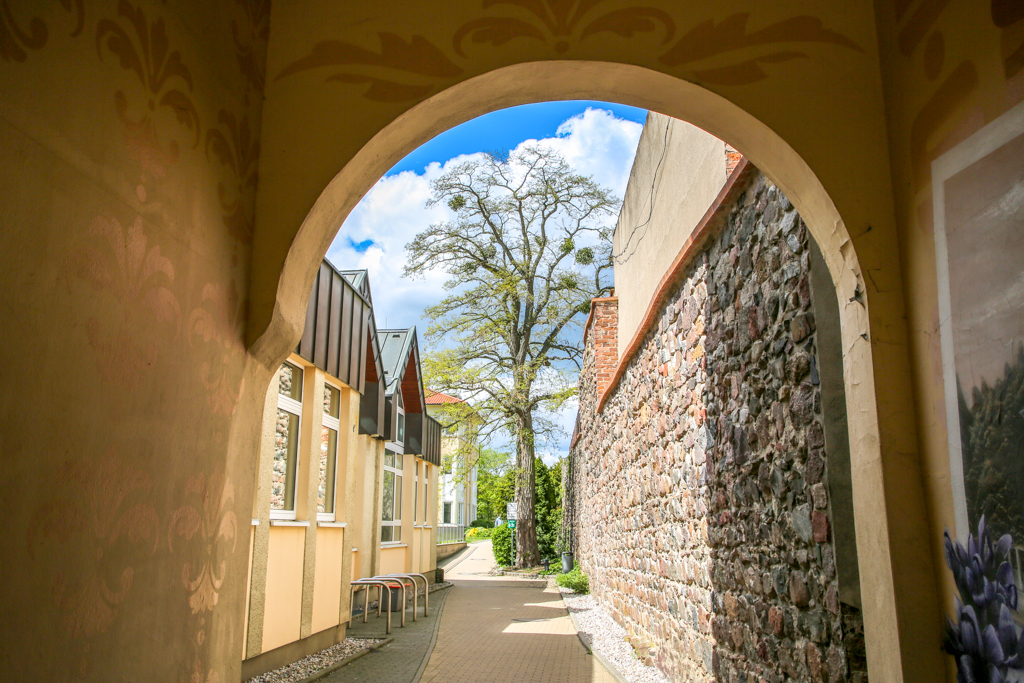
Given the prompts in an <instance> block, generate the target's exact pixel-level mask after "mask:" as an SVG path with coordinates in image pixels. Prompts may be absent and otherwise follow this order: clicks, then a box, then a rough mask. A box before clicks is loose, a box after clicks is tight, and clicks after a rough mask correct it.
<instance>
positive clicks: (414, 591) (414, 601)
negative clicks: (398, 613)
mask: <svg viewBox="0 0 1024 683" xmlns="http://www.w3.org/2000/svg"><path fill="white" fill-rule="evenodd" d="M384 578H396V579H398V580H400V581H408V582H409V583H410V584H412V620H413V621H417V619H416V612H417V610H418V609H419V606H418V605H417V597H418V593H419V585H418V584H417V583H416V579H414V578H413V577H412V574H385V575H384ZM402 607H403V608H404V607H405V606H404V605H403V606H402ZM424 616H426V614H424Z"/></svg>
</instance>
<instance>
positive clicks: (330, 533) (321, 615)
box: [311, 527, 348, 633]
mask: <svg viewBox="0 0 1024 683" xmlns="http://www.w3.org/2000/svg"><path fill="white" fill-rule="evenodd" d="M345 550H346V548H345V529H338V528H328V527H322V528H320V529H318V530H317V548H316V583H315V584H314V586H313V615H312V619H311V630H312V632H313V633H317V632H319V631H322V630H324V629H325V628H329V627H331V626H337V625H338V619H339V615H340V611H341V594H342V593H343V592H345V591H347V590H348V582H347V581H345V582H342V573H341V566H342V559H343V558H344V555H345Z"/></svg>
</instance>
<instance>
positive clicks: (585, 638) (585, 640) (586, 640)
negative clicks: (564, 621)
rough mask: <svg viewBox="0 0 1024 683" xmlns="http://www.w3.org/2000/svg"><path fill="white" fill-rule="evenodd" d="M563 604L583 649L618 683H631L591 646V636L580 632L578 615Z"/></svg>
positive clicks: (560, 593) (563, 602) (559, 593)
mask: <svg viewBox="0 0 1024 683" xmlns="http://www.w3.org/2000/svg"><path fill="white" fill-rule="evenodd" d="M558 597H559V598H561V597H562V592H561V591H559V592H558ZM562 604H563V605H565V611H566V612H568V613H569V618H570V619H572V625H573V627H575V629H576V637H577V638H579V639H580V644H581V645H583V648H584V649H585V650H586V651H587V654H588V655H593V656H594V659H596V660H597V661H599V662H601V665H602V666H603V667H604V668H605V669H607V670H608V673H609V674H611V677H612V678H614V679H615V680H616V681H618V683H629V681H627V680H626V677H625V676H623V675H622V674H621V673H619V670H618V669H616V668H615V666H614V665H613V664H612V663H611V662H609V661H608V660H607V659H606V658H605V656H604V655H603V654H601V653H600V652H598V651H597V650H595V649H594V648H593V646H592V645H591V644H590V643H591V640H590V636H589V635H587V634H586V632H584V631H581V630H580V625H579V624H578V623H576V615H575V614H573V613H572V610H570V609H569V606H568V605H566V604H565V600H562Z"/></svg>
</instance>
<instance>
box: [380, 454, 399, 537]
mask: <svg viewBox="0 0 1024 683" xmlns="http://www.w3.org/2000/svg"><path fill="white" fill-rule="evenodd" d="M402 458H403V456H401V455H399V454H397V453H395V452H394V451H388V450H385V451H384V490H383V491H382V493H381V500H382V503H381V526H380V540H381V543H398V542H399V541H401V540H402Z"/></svg>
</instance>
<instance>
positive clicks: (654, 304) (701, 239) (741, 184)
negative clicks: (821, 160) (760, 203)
mask: <svg viewBox="0 0 1024 683" xmlns="http://www.w3.org/2000/svg"><path fill="white" fill-rule="evenodd" d="M755 173H757V167H756V166H754V165H753V164H751V163H750V162H749V161H748V160H747V158H746V157H743V158H742V159H740V162H739V163H738V164H737V165H736V170H735V171H734V172H733V173H732V174H731V175H730V176H729V178H728V179H727V180H726V181H725V185H723V186H722V189H721V191H719V193H718V196H717V197H715V201H713V202H711V206H709V207H708V210H707V211H706V212H705V213H704V216H703V218H701V219H700V222H699V223H698V224H697V227H695V228H694V229H693V232H692V233H690V236H689V238H687V240H686V243H685V244H683V246H682V248H681V249H680V250H679V253H678V254H677V255H676V258H675V260H674V261H672V265H671V266H670V267H669V269H668V272H666V273H665V276H664V277H663V278H661V282H660V283H659V284H658V288H657V289H656V290H655V292H654V296H653V297H651V303H650V304H648V305H647V313H646V314H644V318H643V321H642V322H641V323H640V327H638V328H637V331H636V334H634V335H633V339H632V340H630V342H629V346H627V347H626V351H625V353H623V354H622V357H621V358H619V363H618V365H617V366H616V367H615V372H614V373H613V374H612V377H611V380H610V381H609V382H608V386H607V387H606V388H605V389H604V391H602V392H601V396H600V397H599V398H598V400H597V412H598V413H600V412H601V410H602V409H604V404H605V402H606V401H607V400H608V398H609V397H610V396H611V394H612V391H614V390H615V387H617V386H618V384H619V380H620V379H622V375H623V373H625V371H626V366H627V365H629V363H630V361H631V360H633V357H634V356H635V355H636V354H637V352H638V351H639V350H640V347H641V346H642V345H643V342H644V339H645V338H646V337H647V333H648V332H649V331H650V328H651V327H653V326H654V324H655V323H656V322H657V320H658V315H659V313H660V311H661V309H662V307H663V306H664V305H665V301H666V300H667V299H668V295H669V294H670V293H671V292H672V291H673V290H674V289H675V287H676V286H677V285H678V284H679V282H680V280H681V279H682V276H683V271H684V270H685V268H686V266H687V265H688V264H689V262H690V260H691V259H692V258H693V257H694V256H695V255H696V254H697V253H698V252H699V251H700V249H701V248H702V247H703V246H704V243H705V242H707V240H708V238H709V237H711V236H713V235H714V234H715V233H716V232H717V230H718V228H719V227H720V226H721V224H722V221H724V220H725V218H726V217H727V215H728V213H729V209H730V208H731V206H732V204H733V202H735V200H736V199H737V198H738V197H739V196H740V194H742V193H743V191H744V190H746V189H747V185H748V184H749V183H750V181H751V180H752V179H753V177H754V174H755ZM594 301H595V302H596V301H599V299H595V300H594ZM593 315H594V304H593V303H592V304H591V307H590V316H589V317H588V318H587V323H586V324H587V328H589V327H590V323H591V319H592V318H593ZM587 328H585V330H586V329H587ZM584 335H585V332H584ZM583 339H584V343H585V342H586V336H584V337H583ZM578 438H579V435H577V439H578ZM575 445H576V441H575V440H574V441H573V443H572V444H571V445H570V448H572V446H575Z"/></svg>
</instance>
